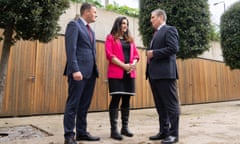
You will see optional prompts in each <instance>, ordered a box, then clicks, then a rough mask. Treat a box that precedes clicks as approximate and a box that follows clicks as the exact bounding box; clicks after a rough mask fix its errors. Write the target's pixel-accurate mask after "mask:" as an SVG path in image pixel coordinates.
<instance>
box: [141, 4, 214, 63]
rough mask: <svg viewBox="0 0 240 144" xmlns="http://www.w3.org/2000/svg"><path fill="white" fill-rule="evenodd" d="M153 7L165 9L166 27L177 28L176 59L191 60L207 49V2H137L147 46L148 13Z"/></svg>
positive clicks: (149, 24) (143, 37)
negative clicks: (167, 25)
mask: <svg viewBox="0 0 240 144" xmlns="http://www.w3.org/2000/svg"><path fill="white" fill-rule="evenodd" d="M156 8H161V9H163V10H165V11H166V13H167V15H168V20H167V24H169V25H173V26H176V28H177V29H178V32H179V37H180V41H179V45H180V50H179V52H178V54H177V56H178V57H179V58H182V59H186V58H194V57H197V56H198V55H199V54H202V53H203V52H204V51H206V50H208V49H209V41H210V30H211V24H210V12H209V8H208V3H207V0H197V1H193V0H184V1H175V0H140V16H139V26H140V33H141V35H142V39H143V44H144V45H145V46H146V47H148V46H149V43H150V41H151V38H152V35H153V29H152V28H151V27H152V26H151V23H150V14H151V11H152V10H154V9H156Z"/></svg>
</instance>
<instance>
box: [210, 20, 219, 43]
mask: <svg viewBox="0 0 240 144" xmlns="http://www.w3.org/2000/svg"><path fill="white" fill-rule="evenodd" d="M210 40H211V41H220V32H219V27H218V26H217V25H214V24H212V25H211V29H210Z"/></svg>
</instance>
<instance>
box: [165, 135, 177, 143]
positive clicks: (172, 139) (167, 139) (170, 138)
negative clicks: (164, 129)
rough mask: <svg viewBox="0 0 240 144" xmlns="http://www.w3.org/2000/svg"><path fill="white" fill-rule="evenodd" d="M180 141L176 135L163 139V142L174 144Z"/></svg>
mask: <svg viewBox="0 0 240 144" xmlns="http://www.w3.org/2000/svg"><path fill="white" fill-rule="evenodd" d="M176 142H178V138H177V137H175V136H168V137H166V138H165V139H163V140H162V144H174V143H176Z"/></svg>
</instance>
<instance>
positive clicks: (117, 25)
mask: <svg viewBox="0 0 240 144" xmlns="http://www.w3.org/2000/svg"><path fill="white" fill-rule="evenodd" d="M123 20H127V25H129V22H128V19H127V17H124V16H120V17H117V18H116V20H115V22H114V24H113V27H112V30H111V34H112V35H113V36H114V39H115V40H116V39H119V38H120V37H121V36H122V37H123V39H125V40H126V41H128V42H132V41H133V38H132V36H131V35H130V32H129V29H127V31H126V32H125V33H124V34H122V30H121V25H122V21H123Z"/></svg>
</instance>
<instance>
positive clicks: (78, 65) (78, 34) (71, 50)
mask: <svg viewBox="0 0 240 144" xmlns="http://www.w3.org/2000/svg"><path fill="white" fill-rule="evenodd" d="M91 33H92V36H93V38H94V40H93V41H91V38H90V36H89V33H88V29H87V27H86V25H84V23H83V21H82V20H81V19H78V20H75V21H71V22H69V24H68V26H67V29H66V32H65V47H66V53H67V64H66V67H65V70H64V75H70V74H72V73H73V72H77V71H80V72H81V73H82V75H83V77H84V78H89V77H90V76H91V75H92V73H93V72H95V73H96V74H97V76H98V70H97V66H96V41H95V36H94V32H93V31H92V30H91Z"/></svg>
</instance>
